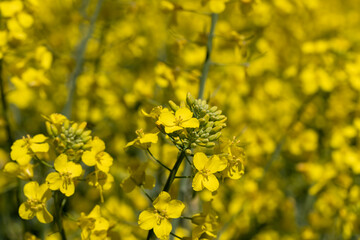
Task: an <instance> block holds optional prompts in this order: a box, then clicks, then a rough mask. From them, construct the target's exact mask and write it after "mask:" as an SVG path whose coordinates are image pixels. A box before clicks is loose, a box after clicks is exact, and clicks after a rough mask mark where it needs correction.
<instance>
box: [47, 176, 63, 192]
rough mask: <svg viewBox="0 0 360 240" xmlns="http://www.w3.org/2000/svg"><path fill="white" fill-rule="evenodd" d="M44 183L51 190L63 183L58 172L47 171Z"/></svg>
mask: <svg viewBox="0 0 360 240" xmlns="http://www.w3.org/2000/svg"><path fill="white" fill-rule="evenodd" d="M46 183H47V184H48V186H49V188H50V189H51V190H58V189H60V186H61V185H62V184H63V182H62V179H61V177H60V174H59V173H57V172H52V173H49V174H48V175H47V177H46Z"/></svg>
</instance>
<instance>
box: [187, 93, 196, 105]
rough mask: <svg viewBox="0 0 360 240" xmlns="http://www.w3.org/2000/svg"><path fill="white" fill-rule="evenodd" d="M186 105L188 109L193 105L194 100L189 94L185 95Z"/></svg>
mask: <svg viewBox="0 0 360 240" xmlns="http://www.w3.org/2000/svg"><path fill="white" fill-rule="evenodd" d="M186 103H187V104H188V105H189V107H191V106H192V105H193V104H194V103H195V99H194V97H193V96H192V95H191V94H190V93H187V95H186Z"/></svg>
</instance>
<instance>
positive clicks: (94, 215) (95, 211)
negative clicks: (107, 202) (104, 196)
mask: <svg viewBox="0 0 360 240" xmlns="http://www.w3.org/2000/svg"><path fill="white" fill-rule="evenodd" d="M88 217H89V218H99V217H101V212H100V206H99V205H96V206H95V207H94V208H93V210H91V212H90V213H89V215H88Z"/></svg>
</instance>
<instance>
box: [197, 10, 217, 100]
mask: <svg viewBox="0 0 360 240" xmlns="http://www.w3.org/2000/svg"><path fill="white" fill-rule="evenodd" d="M217 20H218V15H217V14H216V13H213V14H211V26H210V33H209V36H208V40H207V44H206V57H205V62H204V66H203V69H202V73H201V78H200V88H199V94H198V98H200V99H202V98H203V97H204V89H205V83H206V79H207V75H208V73H209V69H210V65H211V51H212V44H213V38H214V31H215V25H216V23H217Z"/></svg>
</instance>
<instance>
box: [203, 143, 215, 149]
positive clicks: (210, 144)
mask: <svg viewBox="0 0 360 240" xmlns="http://www.w3.org/2000/svg"><path fill="white" fill-rule="evenodd" d="M214 146H215V143H214V142H208V143H207V144H206V146H205V147H207V148H212V147H214Z"/></svg>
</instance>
